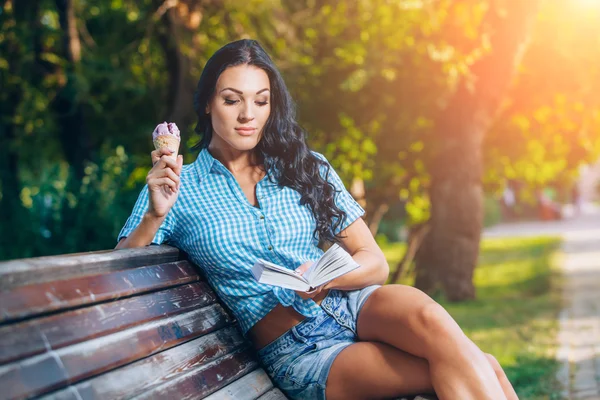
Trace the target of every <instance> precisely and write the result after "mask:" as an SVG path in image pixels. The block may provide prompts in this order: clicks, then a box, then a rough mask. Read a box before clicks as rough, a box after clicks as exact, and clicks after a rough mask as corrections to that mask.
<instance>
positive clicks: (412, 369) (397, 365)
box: [326, 342, 433, 400]
mask: <svg viewBox="0 0 600 400" xmlns="http://www.w3.org/2000/svg"><path fill="white" fill-rule="evenodd" d="M432 392H433V386H432V384H431V379H430V374H429V365H428V363H427V361H426V360H424V359H422V358H419V357H415V356H412V355H410V354H408V353H405V352H403V351H401V350H398V349H397V348H395V347H393V346H390V345H387V344H385V343H376V342H358V343H354V344H352V345H350V346H348V347H346V348H345V349H344V350H342V352H341V353H340V354H339V355H338V356H337V357H336V358H335V360H334V361H333V364H332V366H331V369H330V370H329V375H328V378H327V385H326V397H327V399H328V400H336V399H344V400H346V399H383V398H390V397H395V396H401V395H410V394H418V393H432Z"/></svg>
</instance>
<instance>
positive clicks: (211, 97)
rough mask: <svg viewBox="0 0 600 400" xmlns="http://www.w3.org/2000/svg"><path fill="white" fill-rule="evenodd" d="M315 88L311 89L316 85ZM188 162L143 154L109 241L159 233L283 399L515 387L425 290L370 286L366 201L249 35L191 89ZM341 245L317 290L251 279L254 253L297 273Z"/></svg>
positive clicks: (377, 273) (493, 393)
mask: <svg viewBox="0 0 600 400" xmlns="http://www.w3.org/2000/svg"><path fill="white" fill-rule="evenodd" d="M314 95H315V96H318V93H315V94H314ZM195 108H196V113H197V114H198V125H197V128H196V131H197V133H198V134H199V135H200V136H201V140H200V142H199V144H198V145H197V146H196V147H195V148H196V149H198V150H200V153H199V155H198V158H197V159H196V161H195V162H194V163H193V164H190V165H185V166H183V165H182V163H183V160H182V158H181V156H179V157H178V159H177V162H175V161H173V160H172V159H171V158H169V157H167V156H168V154H169V153H170V152H169V150H162V151H159V150H155V151H153V152H152V163H153V167H152V169H151V170H150V172H149V173H148V176H147V185H146V186H145V187H144V189H143V190H142V192H141V194H140V197H139V199H138V201H137V203H136V205H135V207H134V210H133V212H132V215H131V216H130V217H129V219H128V220H127V223H126V224H125V226H124V227H123V230H122V231H121V233H120V234H119V243H118V245H117V248H126V247H138V246H145V245H148V244H150V243H155V244H160V243H163V242H165V241H168V242H169V243H170V244H172V245H174V246H176V247H178V248H180V249H182V250H183V251H185V252H186V253H187V254H188V255H189V256H190V258H191V259H192V260H193V262H194V263H195V264H197V265H199V266H200V267H201V268H203V269H204V271H205V273H206V275H207V277H208V279H209V281H210V283H211V285H212V286H213V287H214V289H215V290H216V291H217V293H218V294H219V295H220V297H221V299H222V300H223V301H224V302H225V304H226V305H227V306H228V307H229V308H230V309H231V311H232V312H233V313H234V315H235V316H236V318H237V319H238V321H239V323H240V327H241V329H242V331H243V333H244V334H245V335H247V336H248V337H249V338H250V339H251V340H252V341H253V343H254V345H255V346H256V348H257V350H258V355H259V358H260V359H261V361H262V363H263V364H264V365H265V368H266V370H267V371H268V373H269V375H270V376H271V377H272V379H273V380H274V381H275V382H276V384H277V385H278V386H279V387H280V388H281V389H282V390H283V391H284V392H285V393H286V394H287V395H288V396H289V397H291V398H293V399H324V398H327V399H363V398H371V399H373V398H387V397H394V396H399V395H405V394H414V393H427V392H433V391H435V392H436V393H437V395H438V397H439V398H440V399H451V400H455V399H461V400H467V399H477V400H482V399H494V400H496V399H511V400H512V399H516V398H517V396H516V394H515V392H514V390H513V389H512V387H511V385H510V383H509V381H508V379H507V378H506V376H505V374H504V372H503V371H502V368H501V367H500V365H499V364H498V362H497V361H496V360H495V359H494V358H493V357H492V356H491V355H489V354H484V353H483V352H482V351H481V350H479V349H478V348H477V346H476V345H475V344H474V343H473V342H471V341H470V340H469V339H468V338H467V337H466V336H465V335H464V333H463V332H462V331H461V329H460V328H459V326H458V325H457V324H456V322H455V321H454V320H453V319H452V318H451V317H450V315H449V314H448V313H447V312H446V311H445V310H444V309H443V308H442V307H441V306H440V305H438V304H437V303H435V302H434V301H433V300H432V299H431V298H430V297H428V296H427V295H425V294H424V293H422V292H421V291H419V290H417V289H414V288H412V287H408V286H402V285H386V286H381V285H382V284H383V283H384V282H385V280H386V278H387V276H388V265H387V263H386V260H385V257H384V255H383V253H382V251H381V249H380V248H379V247H378V246H377V244H376V242H375V240H374V239H373V236H372V235H371V233H370V231H369V229H368V228H367V226H366V225H365V223H364V222H363V220H362V219H361V218H360V217H361V216H362V215H363V214H364V210H363V209H362V208H361V207H360V205H359V204H358V203H356V201H354V199H353V198H352V196H351V195H350V194H349V193H348V192H347V191H346V189H345V188H344V185H343V183H342V181H341V180H340V178H339V176H338V175H337V174H336V172H335V171H334V170H333V168H332V167H331V166H330V165H329V163H328V161H327V160H326V159H325V157H323V156H322V155H321V154H319V153H316V152H313V151H311V150H309V148H308V147H307V145H306V138H305V133H304V132H303V131H302V130H301V129H300V127H299V126H298V124H297V123H296V120H295V108H294V104H293V102H292V99H291V97H290V94H289V92H288V90H287V88H286V86H285V83H284V81H283V79H282V77H281V74H280V73H279V71H278V70H277V68H276V67H275V65H274V64H273V62H272V61H271V59H270V58H269V56H268V55H267V54H266V53H265V51H264V50H263V49H262V48H261V47H260V45H259V44H258V43H257V42H256V41H253V40H240V41H236V42H233V43H230V44H228V45H226V46H224V47H223V48H221V49H220V50H218V51H217V52H216V53H215V54H214V55H213V56H212V57H211V58H210V60H209V61H208V62H207V64H206V66H205V68H204V71H203V73H202V76H201V78H200V81H199V83H198V88H197V92H196V95H195ZM320 241H322V242H330V243H332V242H336V243H339V244H340V245H341V246H342V247H343V248H344V249H345V250H347V251H348V252H349V253H350V255H351V256H352V257H353V258H354V260H356V262H357V263H358V264H360V266H361V267H360V268H358V269H356V270H354V271H352V272H350V273H348V274H346V275H344V276H341V277H339V278H338V279H335V280H333V281H331V282H330V283H328V284H327V285H325V286H324V287H322V288H321V289H320V290H318V291H317V292H315V293H312V294H310V295H309V294H307V293H299V292H294V291H292V290H289V289H282V288H279V287H273V286H269V285H264V284H259V283H257V282H256V281H255V280H254V279H253V277H252V275H251V272H250V269H251V267H252V266H253V265H254V262H255V261H256V259H257V258H263V259H266V260H270V261H272V262H274V263H277V264H279V265H283V266H287V267H289V268H290V269H294V268H298V269H300V271H304V270H305V269H306V268H307V267H308V266H309V265H310V264H311V262H312V261H314V260H316V259H317V258H318V257H319V256H320V255H321V254H322V253H323V251H322V250H321V249H320V248H319V247H318V244H319V242H320Z"/></svg>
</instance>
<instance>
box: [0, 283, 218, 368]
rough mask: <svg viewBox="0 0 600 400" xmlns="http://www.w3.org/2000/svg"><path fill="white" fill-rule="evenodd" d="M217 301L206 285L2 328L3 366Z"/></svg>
mask: <svg viewBox="0 0 600 400" xmlns="http://www.w3.org/2000/svg"><path fill="white" fill-rule="evenodd" d="M215 301H216V296H215V294H214V292H213V291H212V289H210V287H209V286H208V284H207V283H206V282H196V283H192V284H186V285H183V286H177V287H174V288H171V289H168V290H163V291H160V292H154V293H148V294H143V295H139V296H135V297H131V298H127V299H123V300H117V301H113V302H109V303H103V304H98V305H96V306H93V307H86V308H82V309H78V310H72V311H68V312H65V313H61V314H57V315H52V316H49V317H45V318H38V319H36V320H32V321H25V322H21V323H18V324H13V325H8V326H3V327H0V363H7V362H10V361H12V360H16V359H20V358H25V357H28V356H32V355H34V354H39V353H42V352H44V351H46V350H47V349H48V348H50V349H53V350H57V349H59V348H61V347H64V346H67V345H69V344H73V343H79V342H81V341H84V340H89V339H91V338H94V337H98V336H102V335H107V334H109V333H112V332H116V331H120V330H123V329H126V328H127V327H130V326H132V325H135V324H141V323H143V322H148V321H152V320H154V319H157V318H164V317H165V316H170V315H173V314H177V313H182V312H185V311H189V310H193V309H196V308H199V307H204V306H206V305H209V304H211V303H214V302H215Z"/></svg>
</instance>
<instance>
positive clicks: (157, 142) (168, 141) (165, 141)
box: [154, 135, 180, 160]
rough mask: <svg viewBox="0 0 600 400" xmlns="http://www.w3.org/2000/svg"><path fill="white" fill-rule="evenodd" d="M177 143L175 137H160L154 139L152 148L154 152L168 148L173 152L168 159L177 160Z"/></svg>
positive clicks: (177, 140)
mask: <svg viewBox="0 0 600 400" xmlns="http://www.w3.org/2000/svg"><path fill="white" fill-rule="evenodd" d="M179 142H180V140H179V139H178V138H176V137H175V136H170V135H160V136H157V137H156V138H155V139H154V148H155V149H156V150H158V149H161V148H168V149H170V150H172V151H173V153H172V154H170V155H169V157H172V158H173V159H175V160H177V154H178V153H179Z"/></svg>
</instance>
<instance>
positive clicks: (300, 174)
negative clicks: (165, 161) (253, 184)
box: [193, 39, 347, 243]
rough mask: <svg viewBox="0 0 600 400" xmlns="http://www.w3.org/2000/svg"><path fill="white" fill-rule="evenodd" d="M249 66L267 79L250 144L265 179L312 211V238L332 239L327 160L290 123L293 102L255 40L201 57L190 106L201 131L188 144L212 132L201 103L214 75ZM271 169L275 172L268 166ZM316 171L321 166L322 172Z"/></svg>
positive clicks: (335, 217)
mask: <svg viewBox="0 0 600 400" xmlns="http://www.w3.org/2000/svg"><path fill="white" fill-rule="evenodd" d="M238 65H253V66H256V67H258V68H260V69H262V70H263V71H265V72H266V73H267V75H268V77H269V81H270V84H271V99H270V102H271V113H270V115H269V119H268V120H267V123H266V124H265V126H264V128H263V132H262V137H261V139H260V141H259V142H258V144H257V146H256V147H255V151H256V152H257V154H256V155H257V156H258V158H259V160H260V161H261V162H262V163H263V165H264V167H265V169H266V171H267V173H268V175H269V179H270V180H271V181H272V182H274V183H278V184H279V185H280V186H287V187H290V188H292V189H295V190H296V191H298V192H299V193H300V194H301V198H300V204H301V205H305V206H307V207H309V209H310V210H311V211H312V213H313V215H314V217H315V221H316V228H315V231H314V232H313V236H314V238H315V239H316V240H319V241H322V242H329V243H337V242H339V239H341V238H342V236H341V235H340V233H338V234H337V235H334V232H335V231H336V230H337V228H338V227H339V226H340V225H342V224H344V222H345V220H346V217H347V216H346V213H345V212H344V211H343V210H341V209H339V208H338V207H337V206H336V205H335V202H334V196H335V193H336V190H335V187H334V186H333V185H332V184H331V183H330V182H329V181H328V178H329V164H328V163H326V162H325V161H323V160H321V159H320V158H319V157H317V156H315V155H314V154H313V153H312V152H311V151H310V149H309V148H308V146H307V144H306V133H305V132H304V130H303V129H302V128H301V127H300V126H299V125H298V123H297V122H296V105H295V104H294V101H293V100H292V97H291V96H290V93H289V91H288V89H287V87H286V85H285V82H284V81H283V77H282V76H281V73H280V72H279V70H278V69H277V67H276V66H275V64H274V63H273V61H272V60H271V58H270V57H269V55H268V54H267V53H266V52H265V50H264V49H263V48H262V47H261V46H260V44H258V42H257V41H256V40H249V39H243V40H238V41H235V42H232V43H229V44H227V45H225V46H223V47H222V48H220V49H219V50H217V52H216V53H215V54H213V56H212V57H211V58H210V59H209V60H208V61H207V63H206V65H205V67H204V70H203V71H202V75H201V76H200V81H199V82H198V87H197V90H196V93H195V95H194V109H195V110H196V114H197V115H198V124H197V125H196V129H195V131H196V133H198V134H199V135H200V136H201V139H200V142H198V143H197V144H196V145H195V146H194V147H193V149H194V150H201V149H204V148H207V147H208V145H209V144H210V141H211V139H212V135H213V128H212V123H211V117H210V115H208V114H206V112H205V110H206V106H207V104H208V103H209V102H210V100H211V99H212V97H213V95H214V92H215V88H216V85H217V80H218V79H219V76H220V75H221V74H222V73H223V71H225V70H226V69H227V68H229V67H235V66H238ZM272 169H273V170H274V171H276V172H275V176H273V175H271V174H270V173H269V171H271V170H272ZM320 171H324V172H325V174H324V176H323V175H321V172H320Z"/></svg>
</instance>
